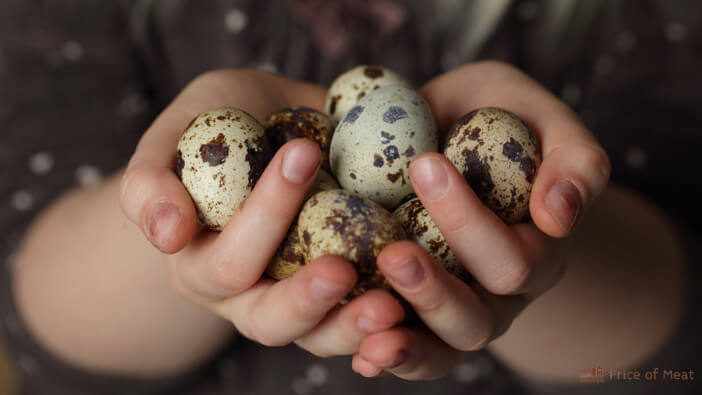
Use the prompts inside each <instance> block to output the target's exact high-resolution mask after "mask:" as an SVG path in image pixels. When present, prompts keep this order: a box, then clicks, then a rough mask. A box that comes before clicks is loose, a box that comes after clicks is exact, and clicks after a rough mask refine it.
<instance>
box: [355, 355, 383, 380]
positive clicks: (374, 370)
mask: <svg viewBox="0 0 702 395" xmlns="http://www.w3.org/2000/svg"><path fill="white" fill-rule="evenodd" d="M351 369H353V371H354V372H356V373H358V374H360V375H361V376H363V377H368V378H371V377H378V376H380V375H381V374H383V369H381V368H379V367H377V366H375V365H373V364H372V363H370V362H368V361H366V360H365V359H363V357H361V354H359V353H356V354H354V355H353V358H352V359H351Z"/></svg>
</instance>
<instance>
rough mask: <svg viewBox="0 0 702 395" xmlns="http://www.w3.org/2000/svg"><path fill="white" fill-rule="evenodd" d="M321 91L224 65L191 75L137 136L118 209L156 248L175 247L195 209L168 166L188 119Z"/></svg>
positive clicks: (276, 104)
mask: <svg viewBox="0 0 702 395" xmlns="http://www.w3.org/2000/svg"><path fill="white" fill-rule="evenodd" d="M242 92H245V94H242ZM324 94H325V91H324V89H323V88H321V87H316V86H313V85H308V84H299V83H295V82H293V81H290V80H287V79H284V78H282V77H278V76H275V75H274V74H271V73H264V72H255V71H238V70H223V71H215V72H209V73H206V74H204V75H202V76H200V77H198V78H196V79H195V80H193V82H191V83H190V84H189V85H188V86H187V87H186V88H185V89H184V90H183V92H182V93H181V94H180V95H178V97H176V98H175V99H174V101H173V102H172V103H171V104H170V105H169V106H168V107H167V108H166V109H165V110H164V111H163V112H162V113H161V114H160V115H159V116H158V117H157V118H156V120H155V121H154V122H153V124H152V125H151V126H150V127H149V129H148V130H147V131H146V133H144V135H143V136H142V138H141V140H140V141H139V145H138V146H137V149H136V152H135V153H134V155H133V156H132V158H131V160H130V161H129V165H128V166H127V169H126V171H125V173H124V176H123V178H122V182H121V185H120V197H121V205H122V209H123V210H124V212H125V214H126V215H127V217H128V218H129V219H130V220H131V221H132V222H134V223H135V224H137V225H139V226H140V228H141V229H142V231H143V232H144V234H145V235H146V237H147V238H148V239H149V240H150V241H151V242H152V244H154V245H155V246H156V247H157V248H159V249H160V250H162V251H164V252H167V253H173V252H176V251H179V250H180V249H182V248H183V247H184V246H185V245H186V244H187V243H188V241H190V239H191V238H192V236H193V233H194V232H195V229H196V225H195V224H196V213H195V208H194V207H193V204H192V201H191V200H190V197H189V195H188V193H187V191H186V190H185V188H184V187H183V186H182V184H181V183H180V181H179V180H178V178H177V177H176V176H175V173H174V172H173V170H172V169H173V164H174V161H175V154H176V146H177V143H178V139H179V138H180V136H181V134H182V133H183V130H184V129H185V127H186V126H187V125H188V123H189V122H190V120H192V119H193V118H195V116H197V115H198V114H199V113H201V112H202V111H205V110H207V109H210V108H214V107H221V106H233V107H238V108H241V109H243V110H245V111H248V112H250V113H251V114H252V115H253V116H254V117H257V118H258V119H262V118H263V117H264V116H265V115H267V114H268V113H269V112H272V111H274V110H277V109H279V108H280V107H284V106H287V105H289V104H291V103H295V104H297V105H306V106H310V107H313V108H321V106H322V103H323V100H324Z"/></svg>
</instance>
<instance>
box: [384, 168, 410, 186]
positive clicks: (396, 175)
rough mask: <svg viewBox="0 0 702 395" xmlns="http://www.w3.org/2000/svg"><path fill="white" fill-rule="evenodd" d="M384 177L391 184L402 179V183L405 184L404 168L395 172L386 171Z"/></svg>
mask: <svg viewBox="0 0 702 395" xmlns="http://www.w3.org/2000/svg"><path fill="white" fill-rule="evenodd" d="M386 178H387V179H388V180H390V182H392V183H393V184H394V183H396V182H397V180H400V179H401V180H402V185H405V184H406V183H407V182H406V181H405V172H404V169H400V170H398V171H397V173H388V174H387V175H386Z"/></svg>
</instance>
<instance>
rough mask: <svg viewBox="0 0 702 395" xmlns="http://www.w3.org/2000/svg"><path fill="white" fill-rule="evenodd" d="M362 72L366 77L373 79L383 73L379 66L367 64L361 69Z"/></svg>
mask: <svg viewBox="0 0 702 395" xmlns="http://www.w3.org/2000/svg"><path fill="white" fill-rule="evenodd" d="M363 74H364V75H365V76H366V77H368V78H370V79H373V80H374V79H376V78H380V77H382V76H383V74H384V73H383V69H381V68H380V67H373V66H367V67H366V68H365V69H364V70H363Z"/></svg>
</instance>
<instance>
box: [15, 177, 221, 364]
mask: <svg viewBox="0 0 702 395" xmlns="http://www.w3.org/2000/svg"><path fill="white" fill-rule="evenodd" d="M118 184H119V175H114V176H112V177H111V178H109V179H108V180H106V181H105V183H103V184H101V185H100V186H98V187H96V188H94V189H82V190H76V191H73V192H70V193H68V194H67V195H65V196H63V197H62V198H60V199H59V200H58V201H57V202H56V203H54V204H53V205H52V206H51V207H49V208H48V209H47V210H46V211H45V212H44V214H43V215H41V216H40V217H39V218H38V219H37V221H36V222H35V223H34V225H33V227H32V228H31V229H30V231H29V232H28V234H27V235H26V239H25V241H24V243H23V246H22V248H21V250H20V253H19V257H18V265H17V270H16V272H15V276H14V295H15V298H16V301H17V305H18V306H17V307H18V310H19V312H20V313H21V315H22V317H23V319H24V321H25V324H26V326H27V328H28V329H29V331H30V332H31V333H32V334H33V335H34V337H35V338H36V339H37V341H38V342H39V343H41V344H42V345H43V346H44V347H45V348H46V349H47V350H49V351H50V352H52V353H53V354H55V355H57V356H58V357H60V358H62V359H64V360H66V361H68V362H70V363H72V364H75V365H77V366H80V367H83V368H87V369H90V370H95V371H100V372H103V373H112V374H123V375H131V376H156V375H164V374H172V373H177V372H180V371H183V370H186V369H188V368H190V367H192V366H193V365H194V364H197V363H198V362H201V361H202V360H203V359H204V358H206V357H207V356H208V355H210V354H211V353H212V352H213V351H214V350H216V349H217V348H219V347H220V346H221V345H222V343H223V342H225V341H226V340H227V339H229V338H230V337H231V336H232V333H233V330H232V325H231V324H230V323H228V322H226V321H224V320H221V319H220V318H218V317H216V316H215V315H214V314H211V313H210V312H207V311H205V310H204V309H201V308H200V307H197V306H195V305H193V304H191V303H189V302H187V301H185V300H184V299H182V298H181V297H180V296H178V295H176V294H175V293H174V292H173V291H172V290H171V288H170V285H169V276H168V270H167V267H166V263H165V260H164V255H163V254H161V253H160V252H158V251H157V250H156V249H155V248H154V247H153V246H151V245H150V244H149V243H148V241H146V239H145V238H144V236H143V234H142V232H141V231H140V229H139V228H137V227H136V225H134V224H132V223H131V222H130V221H129V220H128V219H127V218H126V217H125V216H124V214H123V213H122V211H121V209H120V207H119V192H118V189H119V188H118Z"/></svg>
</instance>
